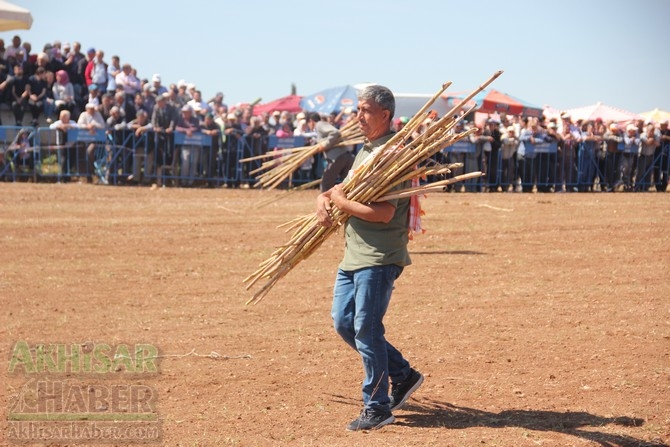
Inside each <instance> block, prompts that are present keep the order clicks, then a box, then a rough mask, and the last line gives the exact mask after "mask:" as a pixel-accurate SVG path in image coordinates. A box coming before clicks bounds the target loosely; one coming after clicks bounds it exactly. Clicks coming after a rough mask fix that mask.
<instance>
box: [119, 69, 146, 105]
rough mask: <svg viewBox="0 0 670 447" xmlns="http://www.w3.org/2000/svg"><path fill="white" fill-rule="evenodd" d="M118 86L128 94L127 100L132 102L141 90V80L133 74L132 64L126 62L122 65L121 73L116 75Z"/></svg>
mask: <svg viewBox="0 0 670 447" xmlns="http://www.w3.org/2000/svg"><path fill="white" fill-rule="evenodd" d="M115 81H116V88H117V90H118V89H119V88H121V89H122V90H123V93H124V94H125V95H126V97H125V102H126V103H127V104H128V103H130V104H132V102H133V100H134V98H135V93H137V92H139V91H141V90H140V89H141V85H140V80H139V79H137V76H135V75H134V74H133V67H132V65H130V64H128V63H126V64H123V65H122V66H121V73H119V74H118V75H116V78H115Z"/></svg>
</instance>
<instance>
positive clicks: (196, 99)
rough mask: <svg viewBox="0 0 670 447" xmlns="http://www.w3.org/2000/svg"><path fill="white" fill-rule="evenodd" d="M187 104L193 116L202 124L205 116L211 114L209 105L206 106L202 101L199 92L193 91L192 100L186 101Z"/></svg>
mask: <svg viewBox="0 0 670 447" xmlns="http://www.w3.org/2000/svg"><path fill="white" fill-rule="evenodd" d="M186 104H188V105H189V106H190V107H191V110H192V111H193V114H194V115H195V116H196V117H197V118H198V119H199V120H200V121H201V122H202V121H203V120H204V119H205V115H207V114H208V113H211V112H212V111H211V110H210V107H209V104H207V103H206V102H205V101H203V99H202V92H201V91H200V90H194V91H193V98H192V99H191V100H190V101H188V102H187V103H186Z"/></svg>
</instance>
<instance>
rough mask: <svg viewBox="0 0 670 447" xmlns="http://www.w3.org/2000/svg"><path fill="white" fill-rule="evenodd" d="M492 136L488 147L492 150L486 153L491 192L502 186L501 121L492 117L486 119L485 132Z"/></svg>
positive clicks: (487, 180)
mask: <svg viewBox="0 0 670 447" xmlns="http://www.w3.org/2000/svg"><path fill="white" fill-rule="evenodd" d="M484 134H485V135H488V136H490V137H491V141H490V144H489V145H488V147H489V148H490V151H489V152H488V153H484V154H483V156H484V157H485V161H486V183H487V185H486V187H487V188H488V191H489V192H497V191H498V188H499V187H500V174H499V172H498V160H499V157H500V145H501V144H502V143H501V139H502V133H501V132H500V123H499V122H498V121H497V120H495V119H492V118H489V119H488V120H487V121H486V131H485V133H484Z"/></svg>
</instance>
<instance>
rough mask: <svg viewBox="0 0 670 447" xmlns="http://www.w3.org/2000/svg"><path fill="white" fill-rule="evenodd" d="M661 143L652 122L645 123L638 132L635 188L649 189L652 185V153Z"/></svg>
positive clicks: (659, 133)
mask: <svg viewBox="0 0 670 447" xmlns="http://www.w3.org/2000/svg"><path fill="white" fill-rule="evenodd" d="M660 145H661V132H660V131H659V130H658V129H656V126H654V123H652V122H649V123H647V124H646V126H645V128H644V130H643V131H642V133H641V134H640V155H639V156H638V159H637V167H636V172H635V190H636V191H649V189H650V188H651V185H652V179H651V174H652V172H653V170H654V154H655V153H656V149H657V148H658V147H659V146H660Z"/></svg>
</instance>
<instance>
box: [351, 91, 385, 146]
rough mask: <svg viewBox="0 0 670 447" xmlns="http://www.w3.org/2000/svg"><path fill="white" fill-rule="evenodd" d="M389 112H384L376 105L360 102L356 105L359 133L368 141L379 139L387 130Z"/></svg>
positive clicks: (365, 101) (364, 101)
mask: <svg viewBox="0 0 670 447" xmlns="http://www.w3.org/2000/svg"><path fill="white" fill-rule="evenodd" d="M390 114H391V112H389V111H388V110H384V109H382V108H381V106H380V105H379V104H377V103H374V102H372V101H368V100H362V101H359V103H358V121H359V123H360V126H361V132H362V133H363V135H365V136H366V137H367V138H368V139H369V140H376V139H377V138H380V137H382V136H384V135H386V133H387V132H388V130H389V118H390Z"/></svg>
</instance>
